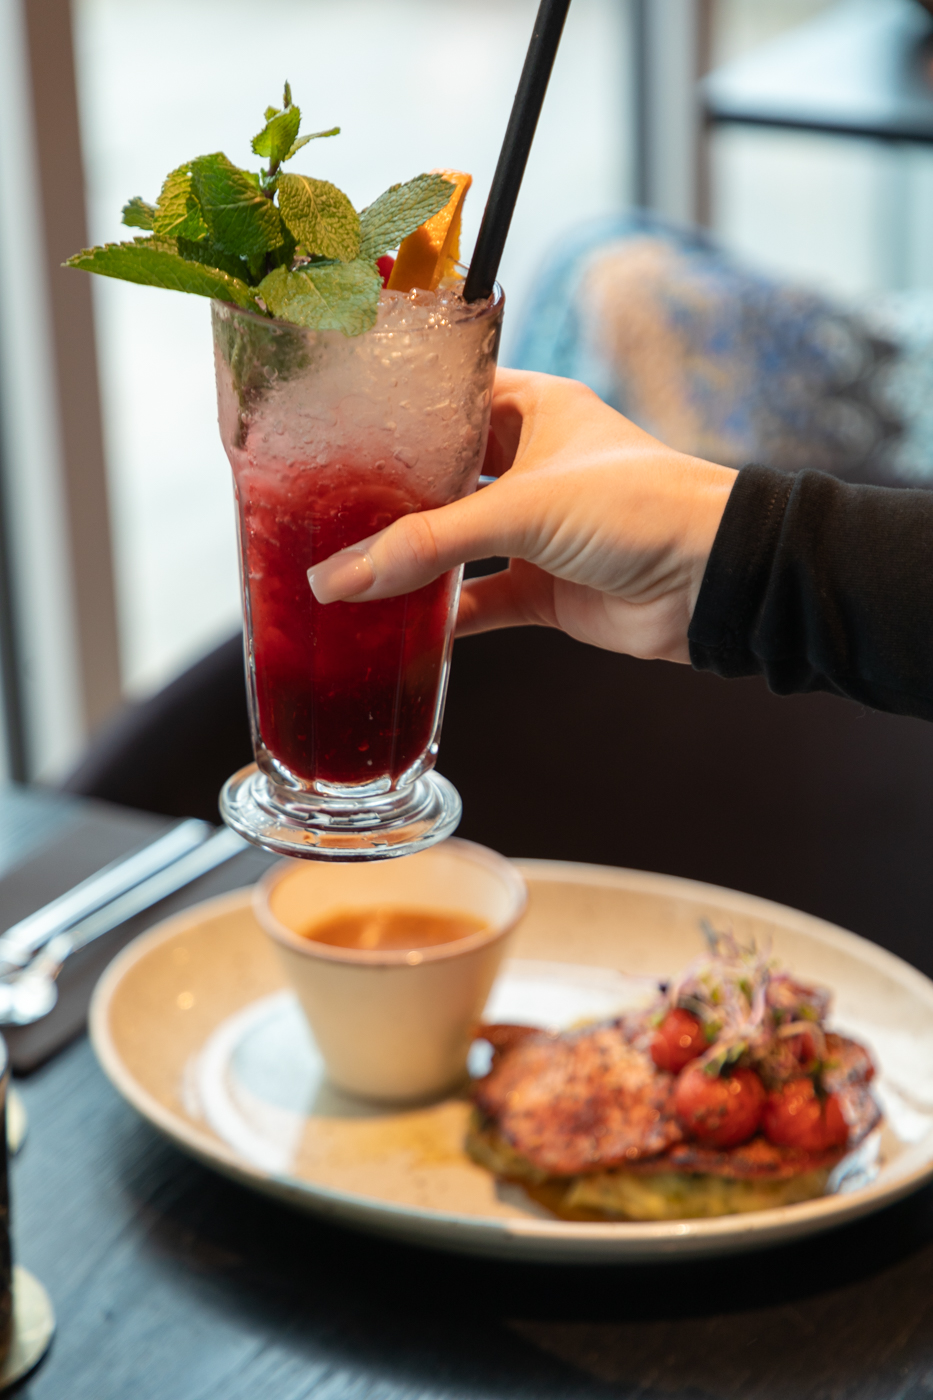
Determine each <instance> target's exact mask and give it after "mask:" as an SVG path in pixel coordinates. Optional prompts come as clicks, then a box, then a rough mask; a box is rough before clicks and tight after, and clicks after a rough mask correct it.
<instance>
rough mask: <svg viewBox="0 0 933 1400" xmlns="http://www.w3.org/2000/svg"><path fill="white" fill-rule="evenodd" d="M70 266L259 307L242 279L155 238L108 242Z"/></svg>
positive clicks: (70, 261)
mask: <svg viewBox="0 0 933 1400" xmlns="http://www.w3.org/2000/svg"><path fill="white" fill-rule="evenodd" d="M65 266H66V267H80V268H83V269H84V270H85V271H86V272H98V273H100V274H101V275H102V276H104V277H120V278H122V279H123V281H125V282H138V283H140V284H141V285H142V286H145V287H167V288H168V289H169V290H170V291H173V292H193V293H194V294H195V296H201V297H218V298H219V299H220V300H221V301H232V302H234V303H235V304H236V305H237V306H242V307H245V308H246V309H248V310H251V311H258V310H259V308H258V307H257V305H256V302H255V300H254V298H253V293H252V292H251V291H250V289H249V287H248V286H247V285H246V283H245V282H242V281H240V279H239V278H238V277H231V276H230V275H229V274H228V273H226V272H224V271H222V269H220V268H216V267H203V266H201V265H200V264H199V263H195V262H188V261H187V260H186V259H185V258H182V257H181V256H180V255H179V253H178V251H177V249H176V248H175V247H174V245H173V244H172V243H170V242H165V243H163V242H162V241H160V240H157V239H155V238H134V239H133V241H132V243H105V244H104V245H103V247H101V248H86V249H84V251H83V252H81V253H76V254H75V256H74V257H73V258H69V259H68V261H67V263H65Z"/></svg>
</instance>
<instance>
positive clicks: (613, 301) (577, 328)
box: [513, 214, 904, 481]
mask: <svg viewBox="0 0 933 1400" xmlns="http://www.w3.org/2000/svg"><path fill="white" fill-rule="evenodd" d="M538 286H539V288H540V291H539V293H538V295H537V298H536V300H535V303H534V305H533V307H532V309H531V312H530V313H529V315H528V316H527V318H526V321H525V324H524V326H523V327H522V331H521V335H520V339H519V345H518V352H517V355H516V356H514V357H513V358H514V361H515V363H516V364H517V365H518V366H519V367H521V368H525V369H537V370H543V371H545V372H547V373H550V374H561V375H566V376H569V377H570V378H574V379H581V380H583V381H584V382H585V383H587V384H589V385H590V386H591V387H592V388H593V389H594V390H595V391H596V392H597V393H598V394H599V395H600V397H602V398H603V399H605V400H606V402H608V403H611V404H612V405H613V406H614V407H616V408H618V409H619V410H620V411H622V412H624V413H626V414H627V415H628V416H629V417H631V418H632V419H634V421H635V422H637V423H639V424H640V425H641V426H642V427H644V428H646V429H647V430H648V431H649V432H652V433H654V434H656V435H657V436H658V437H659V438H661V439H662V440H663V441H664V442H667V443H669V444H670V445H671V446H673V447H676V448H679V449H680V450H681V451H684V452H690V453H694V454H695V455H697V456H701V457H705V458H708V459H710V460H712V461H718V462H722V463H725V464H728V465H734V466H741V465H743V464H744V463H746V462H749V461H755V462H759V463H761V464H762V465H767V466H775V467H780V468H782V469H784V470H787V471H796V470H799V469H800V468H802V467H815V468H817V469H820V470H823V471H828V472H832V473H834V474H835V475H838V476H841V477H844V478H846V479H848V480H853V481H855V480H869V481H871V480H876V481H878V480H887V479H890V478H891V475H892V473H893V472H894V471H895V470H896V469H897V467H898V447H899V444H900V441H901V438H902V437H903V431H904V421H903V420H904V413H903V394H901V400H900V401H898V397H897V395H896V394H892V393H891V374H892V370H893V369H894V368H895V367H896V365H897V360H898V347H897V344H896V340H895V339H894V338H891V337H890V336H888V335H885V334H883V333H881V332H880V331H879V329H878V327H877V326H875V325H873V324H872V322H871V321H870V319H868V318H866V317H865V316H863V315H860V314H856V313H855V312H853V311H850V310H847V309H845V308H842V307H839V306H837V305H835V304H834V303H833V302H831V301H829V300H828V299H825V298H823V297H820V296H819V295H817V294H815V293H813V292H811V291H807V290H804V289H802V288H799V287H794V286H791V285H789V284H786V283H782V282H779V281H777V280H775V279H773V278H769V277H766V276H763V275H761V274H759V273H756V272H754V271H751V270H750V269H748V268H746V267H744V266H742V265H741V264H740V263H739V262H738V261H736V260H735V259H733V258H731V257H729V256H728V255H726V254H724V253H723V252H722V251H721V250H719V249H718V248H717V247H716V246H715V244H714V243H713V242H712V241H711V240H710V239H709V238H707V237H705V236H704V235H703V234H701V233H698V232H693V231H685V230H683V229H678V228H675V227H672V226H670V225H666V224H664V223H662V222H660V221H659V220H657V219H655V218H652V217H650V216H648V215H645V214H632V215H630V216H626V217H623V218H619V219H614V220H605V221H602V222H600V223H598V224H594V225H591V226H589V227H587V228H585V229H583V230H581V231H580V233H579V234H578V235H576V236H575V237H573V238H572V239H570V240H569V241H568V242H567V243H565V244H564V246H563V247H562V248H561V249H560V250H559V252H558V254H557V255H556V257H555V258H554V259H553V260H552V262H551V264H550V266H548V267H546V268H545V269H544V270H543V272H542V276H541V277H540V279H539V283H538Z"/></svg>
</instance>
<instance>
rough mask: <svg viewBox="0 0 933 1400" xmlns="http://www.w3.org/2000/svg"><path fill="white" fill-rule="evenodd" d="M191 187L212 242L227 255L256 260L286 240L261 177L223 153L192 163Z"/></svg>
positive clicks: (203, 157)
mask: <svg viewBox="0 0 933 1400" xmlns="http://www.w3.org/2000/svg"><path fill="white" fill-rule="evenodd" d="M191 188H192V191H193V193H194V196H195V198H196V199H197V201H198V204H199V205H200V206H201V213H202V214H203V217H204V222H205V224H206V225H207V229H208V232H209V233H210V237H211V242H212V243H215V244H216V245H217V247H218V248H220V249H221V250H222V251H223V252H225V253H233V254H235V255H236V256H237V257H241V258H248V259H249V258H255V257H257V256H258V255H259V254H260V253H267V252H271V251H272V249H273V248H277V247H278V246H279V244H280V243H281V242H282V241H283V237H284V230H283V228H282V220H281V218H280V217H279V211H278V210H277V209H276V207H275V205H274V204H273V203H272V200H271V199H267V198H266V196H265V195H264V194H263V193H262V192H261V190H260V188H259V180H258V178H257V176H255V175H251V174H250V172H249V171H248V170H240V169H239V168H238V167H237V166H235V165H234V164H233V162H232V161H229V160H228V159H227V157H226V156H225V155H224V154H223V152H222V151H218V152H216V153H215V154H214V155H210V156H198V158H197V160H193V161H192V162H191Z"/></svg>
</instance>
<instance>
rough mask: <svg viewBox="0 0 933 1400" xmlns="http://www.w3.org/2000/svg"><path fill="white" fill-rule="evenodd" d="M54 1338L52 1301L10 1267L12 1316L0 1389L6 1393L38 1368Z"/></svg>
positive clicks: (19, 1270) (20, 1270) (27, 1276)
mask: <svg viewBox="0 0 933 1400" xmlns="http://www.w3.org/2000/svg"><path fill="white" fill-rule="evenodd" d="M54 1335H55V1311H54V1309H53V1307H52V1300H51V1299H50V1298H49V1295H48V1294H47V1293H46V1291H45V1289H44V1288H43V1287H42V1284H41V1283H40V1282H39V1280H38V1279H37V1278H36V1277H35V1276H34V1275H33V1274H31V1273H30V1272H29V1270H28V1269H24V1268H23V1267H22V1265H20V1264H16V1265H15V1266H14V1268H13V1317H12V1322H11V1324H10V1342H9V1347H8V1349H7V1353H6V1356H5V1357H4V1358H3V1360H2V1361H0V1390H7V1389H9V1387H10V1386H11V1385H15V1384H16V1382H17V1381H21V1380H22V1379H23V1377H24V1376H27V1375H28V1374H29V1372H30V1371H31V1370H33V1368H34V1367H36V1366H38V1364H39V1362H40V1361H41V1360H42V1358H43V1356H44V1355H45V1353H46V1352H47V1351H48V1349H49V1346H50V1344H51V1341H52V1338H53V1336H54Z"/></svg>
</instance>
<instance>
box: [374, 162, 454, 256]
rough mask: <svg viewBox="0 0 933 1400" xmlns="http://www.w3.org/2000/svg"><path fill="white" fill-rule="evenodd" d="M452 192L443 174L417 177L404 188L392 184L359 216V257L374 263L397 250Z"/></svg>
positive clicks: (440, 207) (444, 202) (435, 211)
mask: <svg viewBox="0 0 933 1400" xmlns="http://www.w3.org/2000/svg"><path fill="white" fill-rule="evenodd" d="M453 190H454V186H453V185H452V184H451V183H450V181H449V180H445V179H444V177H443V175H416V176H415V178H414V180H409V181H408V184H407V185H392V186H391V188H390V189H387V190H386V192H385V194H381V195H380V196H379V198H378V199H376V200H374V201H373V203H372V204H370V206H369V208H368V209H364V210H363V212H362V214H361V215H360V252H359V255H360V257H361V258H368V259H371V260H372V261H375V259H376V258H381V257H382V255H383V253H387V252H388V251H389V249H390V248H397V247H398V245H399V244H400V243H401V241H402V239H403V238H407V237H408V235H409V234H410V233H414V231H415V229H416V228H419V227H420V226H421V225H422V224H423V223H426V222H427V220H428V219H431V218H433V217H434V215H435V214H436V213H438V211H439V210H441V209H443V207H444V205H445V204H446V203H447V201H448V199H449V198H450V196H451V194H452V193H453Z"/></svg>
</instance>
